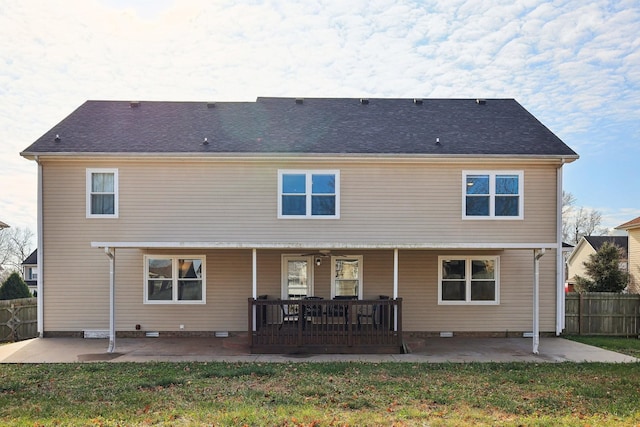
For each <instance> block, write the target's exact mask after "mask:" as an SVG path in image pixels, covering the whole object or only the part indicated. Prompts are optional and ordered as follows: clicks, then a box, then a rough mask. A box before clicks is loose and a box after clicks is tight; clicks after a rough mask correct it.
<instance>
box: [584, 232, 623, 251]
mask: <svg viewBox="0 0 640 427" xmlns="http://www.w3.org/2000/svg"><path fill="white" fill-rule="evenodd" d="M584 238H585V240H586V241H587V242H589V244H590V245H591V246H592V247H593V249H595V250H596V252H597V251H599V250H600V247H601V246H602V245H603V244H604V243H605V242H611V243H613V244H614V245H615V246H618V247H620V248H622V249H623V250H624V253H625V254H626V253H627V250H628V245H629V238H628V237H627V236H584Z"/></svg>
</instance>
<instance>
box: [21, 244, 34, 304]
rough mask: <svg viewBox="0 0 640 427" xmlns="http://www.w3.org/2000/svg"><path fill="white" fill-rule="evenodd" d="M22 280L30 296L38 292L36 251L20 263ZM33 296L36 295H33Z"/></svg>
mask: <svg viewBox="0 0 640 427" xmlns="http://www.w3.org/2000/svg"><path fill="white" fill-rule="evenodd" d="M22 278H23V279H24V281H25V283H26V284H27V286H28V287H29V290H30V291H31V293H32V294H34V292H36V291H37V290H38V250H37V249H35V250H34V251H33V252H31V254H30V255H29V256H28V257H27V258H26V259H25V260H24V261H22ZM34 295H37V293H35V294H34Z"/></svg>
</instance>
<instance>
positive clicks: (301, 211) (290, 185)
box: [278, 170, 340, 218]
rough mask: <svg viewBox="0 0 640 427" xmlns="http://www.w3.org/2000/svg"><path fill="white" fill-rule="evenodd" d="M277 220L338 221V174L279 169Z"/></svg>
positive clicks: (334, 172) (322, 171)
mask: <svg viewBox="0 0 640 427" xmlns="http://www.w3.org/2000/svg"><path fill="white" fill-rule="evenodd" d="M278 218H340V171H336V170H316V171H306V170H279V171H278Z"/></svg>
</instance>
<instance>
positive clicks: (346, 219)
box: [44, 161, 556, 244]
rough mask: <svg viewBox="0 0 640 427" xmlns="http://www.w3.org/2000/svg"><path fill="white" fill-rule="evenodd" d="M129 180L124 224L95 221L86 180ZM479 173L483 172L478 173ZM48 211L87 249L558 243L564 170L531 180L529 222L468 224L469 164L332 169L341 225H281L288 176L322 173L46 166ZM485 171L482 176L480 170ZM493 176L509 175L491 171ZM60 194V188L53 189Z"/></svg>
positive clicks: (270, 168)
mask: <svg viewBox="0 0 640 427" xmlns="http://www.w3.org/2000/svg"><path fill="white" fill-rule="evenodd" d="M87 167H113V168H118V171H119V179H120V182H119V188H120V212H119V218H118V219H100V218H89V219H87V218H85V170H86V168H87ZM474 167H475V166H474ZM45 168H46V174H47V180H46V184H45V186H46V187H47V188H46V189H45V193H44V195H45V196H44V197H45V210H46V215H47V218H49V219H53V220H54V221H56V223H58V222H60V221H63V222H67V223H70V222H72V223H73V228H74V230H75V231H76V232H77V233H79V234H82V235H84V236H85V237H86V239H87V241H147V240H163V241H218V242H269V243H275V242H296V243H301V244H304V243H314V242H317V241H319V240H321V241H324V242H335V243H353V242H358V243H367V244H375V243H393V242H400V243H425V242H439V243H461V242H467V243H483V242H507V243H508V242H544V243H549V242H555V240H556V236H555V226H550V224H555V202H556V200H555V194H556V193H555V179H556V174H555V167H554V166H552V165H550V166H543V165H526V166H525V165H524V164H523V165H511V164H510V165H509V167H508V169H511V170H513V169H518V170H524V180H525V185H524V200H525V207H524V220H462V171H463V170H466V169H470V166H469V165H466V164H459V165H457V164H450V163H443V164H439V163H429V164H394V165H384V164H358V163H338V162H336V163H332V164H331V168H333V169H339V170H340V172H341V183H342V185H341V218H340V219H278V218H277V170H278V168H291V169H293V168H295V169H321V167H319V166H318V165H317V164H310V163H302V162H299V163H294V164H287V165H284V164H269V163H264V162H256V163H230V162H228V163H207V162H187V161H185V162H180V163H169V162H165V163H163V162H157V163H156V162H145V163H137V162H120V163H118V162H116V161H114V162H101V163H92V164H80V163H62V162H60V163H58V162H56V163H51V164H47V165H46V167H45ZM475 168H477V167H475ZM482 168H483V169H487V170H493V169H505V167H504V166H500V165H482ZM52 187H54V188H52Z"/></svg>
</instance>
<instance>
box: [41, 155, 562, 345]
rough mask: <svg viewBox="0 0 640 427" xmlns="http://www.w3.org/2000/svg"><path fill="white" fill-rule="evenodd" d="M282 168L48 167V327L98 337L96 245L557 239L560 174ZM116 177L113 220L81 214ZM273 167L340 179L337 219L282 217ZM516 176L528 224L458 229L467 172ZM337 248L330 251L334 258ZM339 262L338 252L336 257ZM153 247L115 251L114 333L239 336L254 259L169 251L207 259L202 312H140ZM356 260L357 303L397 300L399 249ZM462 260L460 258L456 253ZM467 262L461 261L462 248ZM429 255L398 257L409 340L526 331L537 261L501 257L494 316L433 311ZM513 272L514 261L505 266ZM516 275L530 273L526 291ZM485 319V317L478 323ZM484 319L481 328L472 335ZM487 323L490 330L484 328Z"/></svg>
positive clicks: (270, 269) (433, 260)
mask: <svg viewBox="0 0 640 427" xmlns="http://www.w3.org/2000/svg"><path fill="white" fill-rule="evenodd" d="M323 166H324V165H323V164H318V163H311V162H303V161H290V162H284V161H283V162H280V163H278V162H265V161H255V162H250V161H247V162H217V163H215V162H208V161H197V160H193V161H192V160H182V161H174V162H168V161H157V160H147V161H135V160H112V161H100V162H98V161H90V162H89V161H86V162H80V161H44V162H43V178H44V179H43V209H44V219H43V227H44V233H43V237H44V247H43V256H44V270H43V280H44V284H45V286H44V292H43V298H44V328H45V331H82V330H85V329H106V328H107V327H108V318H109V306H108V301H109V262H108V258H107V256H106V255H105V253H104V250H102V249H96V248H92V247H91V245H90V243H91V242H92V241H178V242H257V243H260V242H263V243H291V244H298V245H301V246H308V247H309V249H312V250H313V249H319V248H315V247H314V243H315V242H329V243H337V244H339V243H359V244H371V245H375V244H394V243H400V244H407V243H417V244H422V243H465V242H466V243H484V242H505V243H532V242H543V243H548V242H555V240H556V236H555V194H556V192H555V179H556V166H555V165H551V164H549V165H545V164H542V163H522V164H517V163H516V164H511V163H509V164H504V163H496V164H482V165H478V164H471V165H470V164H468V163H459V164H457V163H449V162H442V163H438V162H428V163H405V164H402V163H395V164H384V163H382V162H378V163H374V162H373V161H372V162H367V163H365V162H348V161H335V162H331V163H330V164H326V166H327V167H326V168H325V167H323ZM96 167H102V168H117V169H118V174H119V189H120V193H119V218H117V219H106V218H105V219H99V218H86V193H85V192H86V169H87V168H96ZM278 169H313V170H318V169H338V170H340V173H341V189H340V190H341V218H340V219H338V220H328V219H323V220H318V219H305V220H288V219H277V212H276V210H277V170H278ZM470 169H474V170H475V169H483V170H500V169H503V170H523V171H524V180H525V185H524V198H525V208H524V209H525V211H524V220H522V221H513V220H510V221H492V220H484V221H480V220H478V221H476V220H462V171H463V170H470ZM304 252H306V251H300V250H286V251H285V250H283V251H272V250H259V251H258V294H259V295H260V294H268V295H269V296H270V297H280V296H281V286H282V284H281V276H280V274H281V272H280V270H281V265H282V255H283V254H300V253H304ZM334 252H335V251H334ZM338 252H340V251H338ZM145 253H160V252H157V251H155V252H154V251H149V250H144V249H142V250H137V249H128V250H123V249H117V250H116V283H117V284H116V298H117V304H116V305H117V308H116V320H117V325H116V328H117V329H118V330H127V331H130V330H134V328H135V325H136V324H140V325H141V327H142V329H143V330H161V331H162V330H172V331H174V330H175V331H177V330H178V327H179V325H181V324H183V325H185V331H187V332H188V331H215V330H230V331H234V330H246V328H247V298H248V297H250V296H251V295H252V288H251V283H252V274H251V265H252V264H251V259H252V258H251V250H247V249H244V250H240V249H236V250H211V249H209V250H201V251H199V250H189V251H186V252H185V251H180V250H175V251H163V253H167V254H172V255H181V254H189V255H205V256H206V258H207V273H206V274H207V276H206V279H207V290H206V304H200V305H197V304H194V305H170V304H168V305H149V304H148V305H145V304H143V299H144V296H143V289H144V288H143V286H144V279H143V272H144V265H143V257H144V254H145ZM341 253H345V254H352V255H363V256H364V258H363V267H364V275H363V283H364V288H363V289H364V296H365V297H366V298H376V297H377V296H378V295H389V296H391V295H392V294H393V251H391V250H384V251H375V250H366V251H364V250H363V251H354V250H350V251H345V252H341ZM458 253H461V252H458ZM465 253H468V252H465ZM441 254H442V253H440V252H437V251H400V282H399V290H400V295H399V296H401V297H403V298H404V305H405V309H404V329H405V330H427V331H438V330H460V331H462V330H478V329H479V328H480V329H481V330H491V331H501V330H504V329H508V328H511V329H522V330H530V329H531V326H530V325H531V310H530V307H531V283H532V265H533V261H532V254H531V251H524V250H523V251H506V252H499V253H498V254H499V255H500V256H501V265H502V286H501V303H500V305H499V306H490V307H487V306H484V307H479V306H475V307H474V306H463V307H452V306H438V305H437V256H438V255H441ZM512 260H513V261H514V264H511V261H512ZM542 263H543V265H544V266H545V267H544V269H543V272H544V273H543V277H542V280H541V282H542V283H544V289H543V295H544V303H543V304H541V307H542V312H543V316H542V319H543V320H542V324H543V325H544V328H543V330H549V331H552V330H554V324H553V322H554V319H555V317H554V309H555V297H554V296H555V291H554V289H555V288H554V274H553V270H554V263H553V255H552V252H547V255H545V256H544V257H543V259H542ZM313 268H314V274H315V279H316V285H315V293H316V294H317V295H324V296H325V297H329V296H330V283H331V280H330V262H328V261H326V262H323V264H322V266H321V267H313ZM522 277H525V280H524V283H523V280H522ZM479 316H480V317H479ZM478 318H482V319H487V323H486V325H484V324H483V325H479V324H478ZM483 322H484V320H483Z"/></svg>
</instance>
